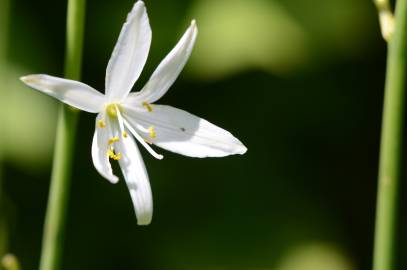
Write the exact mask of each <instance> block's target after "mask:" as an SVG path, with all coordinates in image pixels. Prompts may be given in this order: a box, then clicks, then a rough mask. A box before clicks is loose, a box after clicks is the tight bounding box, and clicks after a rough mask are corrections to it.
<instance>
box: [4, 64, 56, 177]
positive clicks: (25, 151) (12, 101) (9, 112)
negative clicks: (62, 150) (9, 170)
mask: <svg viewBox="0 0 407 270" xmlns="http://www.w3.org/2000/svg"><path fill="white" fill-rule="evenodd" d="M6 70H7V71H6V76H5V77H6V80H5V81H3V82H2V87H1V88H2V90H1V92H0V107H1V108H2V110H4V113H3V114H2V123H1V132H2V152H3V156H4V158H5V159H6V160H7V161H10V162H13V163H15V164H17V165H19V166H23V169H37V170H38V169H39V167H42V168H44V166H45V164H46V162H49V161H50V155H51V152H52V147H53V138H54V133H55V132H54V131H55V120H56V107H55V106H54V105H53V104H52V103H51V102H50V100H49V99H48V98H44V96H42V95H40V94H39V93H37V92H34V91H32V90H31V89H28V88H27V87H25V86H24V85H23V84H22V83H21V82H20V81H19V77H20V76H22V75H24V74H27V73H28V71H27V69H18V68H14V67H12V66H11V65H9V66H7V67H6Z"/></svg>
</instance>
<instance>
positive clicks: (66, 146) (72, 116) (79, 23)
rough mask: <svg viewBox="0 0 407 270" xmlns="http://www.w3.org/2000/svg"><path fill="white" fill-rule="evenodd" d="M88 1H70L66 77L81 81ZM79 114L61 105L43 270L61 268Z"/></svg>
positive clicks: (45, 230)
mask: <svg viewBox="0 0 407 270" xmlns="http://www.w3.org/2000/svg"><path fill="white" fill-rule="evenodd" d="M85 5H86V0H68V12H67V35H66V54H65V77H66V78H69V79H73V80H79V79H80V74H81V59H82V47H83V31H84V22H85ZM77 119H78V112H76V111H73V110H72V109H71V108H69V107H67V106H65V105H61V107H60V111H59V117H58V125H57V134H56V142H55V152H54V162H53V169H52V176H51V186H50V191H49V198H48V206H47V213H46V217H45V226H44V236H43V243H42V253H41V262H40V270H57V269H59V268H60V265H61V257H62V251H63V242H64V234H65V220H66V213H67V206H68V198H69V189H70V177H71V167H72V157H73V151H74V142H75V134H76V126H77Z"/></svg>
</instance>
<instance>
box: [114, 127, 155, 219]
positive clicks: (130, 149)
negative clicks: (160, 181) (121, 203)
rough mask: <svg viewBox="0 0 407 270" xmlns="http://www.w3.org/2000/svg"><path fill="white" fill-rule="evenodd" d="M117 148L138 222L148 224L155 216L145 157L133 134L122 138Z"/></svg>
mask: <svg viewBox="0 0 407 270" xmlns="http://www.w3.org/2000/svg"><path fill="white" fill-rule="evenodd" d="M122 132H123V131H122ZM117 150H118V151H119V152H120V153H121V154H122V158H121V159H120V160H119V165H120V168H121V169H122V172H123V176H124V179H125V180H126V183H127V187H128V189H129V192H130V196H131V199H132V201H133V205H134V210H135V212H136V216H137V223H138V224H139V225H148V224H150V222H151V218H152V216H153V195H152V193H151V188H150V182H149V180H148V174H147V171H146V167H145V165H144V162H143V158H142V157H141V155H140V151H139V149H138V147H137V145H136V142H135V141H134V139H133V137H131V136H126V137H122V138H120V141H119V142H118V143H117Z"/></svg>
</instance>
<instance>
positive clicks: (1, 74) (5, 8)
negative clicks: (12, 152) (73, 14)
mask: <svg viewBox="0 0 407 270" xmlns="http://www.w3.org/2000/svg"><path fill="white" fill-rule="evenodd" d="M9 11H10V2H9V0H0V81H1V82H2V84H1V86H2V87H1V88H0V95H1V96H2V97H0V100H3V98H4V94H5V92H4V91H5V90H6V89H4V85H5V83H4V82H5V81H6V80H7V75H6V70H7V67H6V65H7V46H8V26H9V25H8V23H9ZM0 102H1V101H0ZM0 106H1V105H0ZM2 117H3V116H0V125H1V126H3V121H4V119H3V118H2ZM1 136H2V134H1V132H0V144H2V142H3V141H4V140H3V139H2V138H1ZM3 149H4V148H3V147H2V146H1V145H0V258H1V257H2V256H3V255H4V254H5V252H6V251H7V244H8V235H7V225H8V224H7V216H6V211H5V207H4V204H5V201H6V199H5V196H4V191H3V181H2V179H3V152H2V151H3Z"/></svg>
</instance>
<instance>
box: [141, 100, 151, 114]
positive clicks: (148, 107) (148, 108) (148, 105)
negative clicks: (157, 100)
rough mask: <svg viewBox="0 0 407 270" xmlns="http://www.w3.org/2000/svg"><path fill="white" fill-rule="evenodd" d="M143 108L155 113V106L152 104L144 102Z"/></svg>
mask: <svg viewBox="0 0 407 270" xmlns="http://www.w3.org/2000/svg"><path fill="white" fill-rule="evenodd" d="M142 104H143V106H144V107H145V108H146V109H147V111H148V112H152V111H153V106H151V105H150V104H148V103H147V102H145V101H144V102H143V103H142Z"/></svg>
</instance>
